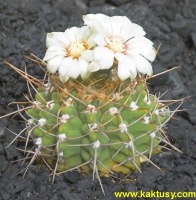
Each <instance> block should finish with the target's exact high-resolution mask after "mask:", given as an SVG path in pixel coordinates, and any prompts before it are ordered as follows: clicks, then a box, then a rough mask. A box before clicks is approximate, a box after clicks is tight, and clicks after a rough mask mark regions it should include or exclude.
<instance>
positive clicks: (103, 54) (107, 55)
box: [94, 46, 114, 69]
mask: <svg viewBox="0 0 196 200" xmlns="http://www.w3.org/2000/svg"><path fill="white" fill-rule="evenodd" d="M94 60H95V61H98V62H99V65H100V68H101V69H109V68H110V67H112V65H113V63H114V52H113V51H112V50H110V49H108V48H107V47H100V46H98V47H96V48H95V49H94Z"/></svg>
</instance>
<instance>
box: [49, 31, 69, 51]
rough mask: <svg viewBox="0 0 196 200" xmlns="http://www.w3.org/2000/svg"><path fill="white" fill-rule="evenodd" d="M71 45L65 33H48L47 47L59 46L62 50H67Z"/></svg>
mask: <svg viewBox="0 0 196 200" xmlns="http://www.w3.org/2000/svg"><path fill="white" fill-rule="evenodd" d="M68 45H69V40H68V39H67V38H66V35H65V33H64V32H52V33H48V34H47V36H46V47H47V48H49V47H51V46H59V47H61V48H66V46H68Z"/></svg>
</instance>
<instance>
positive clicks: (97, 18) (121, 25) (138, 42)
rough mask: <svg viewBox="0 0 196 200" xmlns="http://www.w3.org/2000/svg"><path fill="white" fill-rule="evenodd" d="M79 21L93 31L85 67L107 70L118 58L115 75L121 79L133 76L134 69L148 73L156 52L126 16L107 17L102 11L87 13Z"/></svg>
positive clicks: (139, 28) (134, 76)
mask: <svg viewBox="0 0 196 200" xmlns="http://www.w3.org/2000/svg"><path fill="white" fill-rule="evenodd" d="M83 20H84V22H85V24H86V25H88V26H89V27H90V28H91V29H92V30H93V31H94V32H95V33H96V34H95V35H94V37H93V40H94V41H95V43H96V44H97V45H98V47H96V48H95V49H94V52H93V53H94V60H93V61H92V62H91V64H90V66H89V70H90V71H91V72H95V71H98V70H100V69H109V68H110V67H112V66H113V64H114V61H116V60H117V61H118V76H119V78H120V79H121V80H125V79H127V78H129V77H130V78H131V79H135V78H136V76H137V72H140V73H142V74H147V75H148V76H151V75H152V66H151V64H150V62H149V61H154V59H155V56H156V52H155V50H154V48H153V43H152V42H151V41H150V40H148V39H147V38H145V37H144V35H145V32H144V30H143V28H142V27H141V26H139V25H137V24H134V23H132V22H131V21H130V20H129V19H128V18H127V17H125V16H124V17H121V16H114V17H108V16H106V15H103V14H95V15H94V14H88V15H85V16H83Z"/></svg>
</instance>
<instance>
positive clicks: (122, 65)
mask: <svg viewBox="0 0 196 200" xmlns="http://www.w3.org/2000/svg"><path fill="white" fill-rule="evenodd" d="M115 58H116V59H117V60H118V76H119V78H120V79H121V80H126V79H127V78H129V77H130V78H131V79H132V80H133V79H135V78H136V76H137V70H136V66H135V62H134V60H133V59H132V58H131V57H129V56H126V55H124V54H121V53H116V54H115Z"/></svg>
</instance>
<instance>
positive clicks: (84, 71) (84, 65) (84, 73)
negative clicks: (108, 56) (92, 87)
mask: <svg viewBox="0 0 196 200" xmlns="http://www.w3.org/2000/svg"><path fill="white" fill-rule="evenodd" d="M78 65H79V67H80V75H81V77H82V79H85V78H87V77H88V76H89V74H90V73H89V71H88V67H89V62H87V61H86V60H84V59H83V58H79V60H78Z"/></svg>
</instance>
